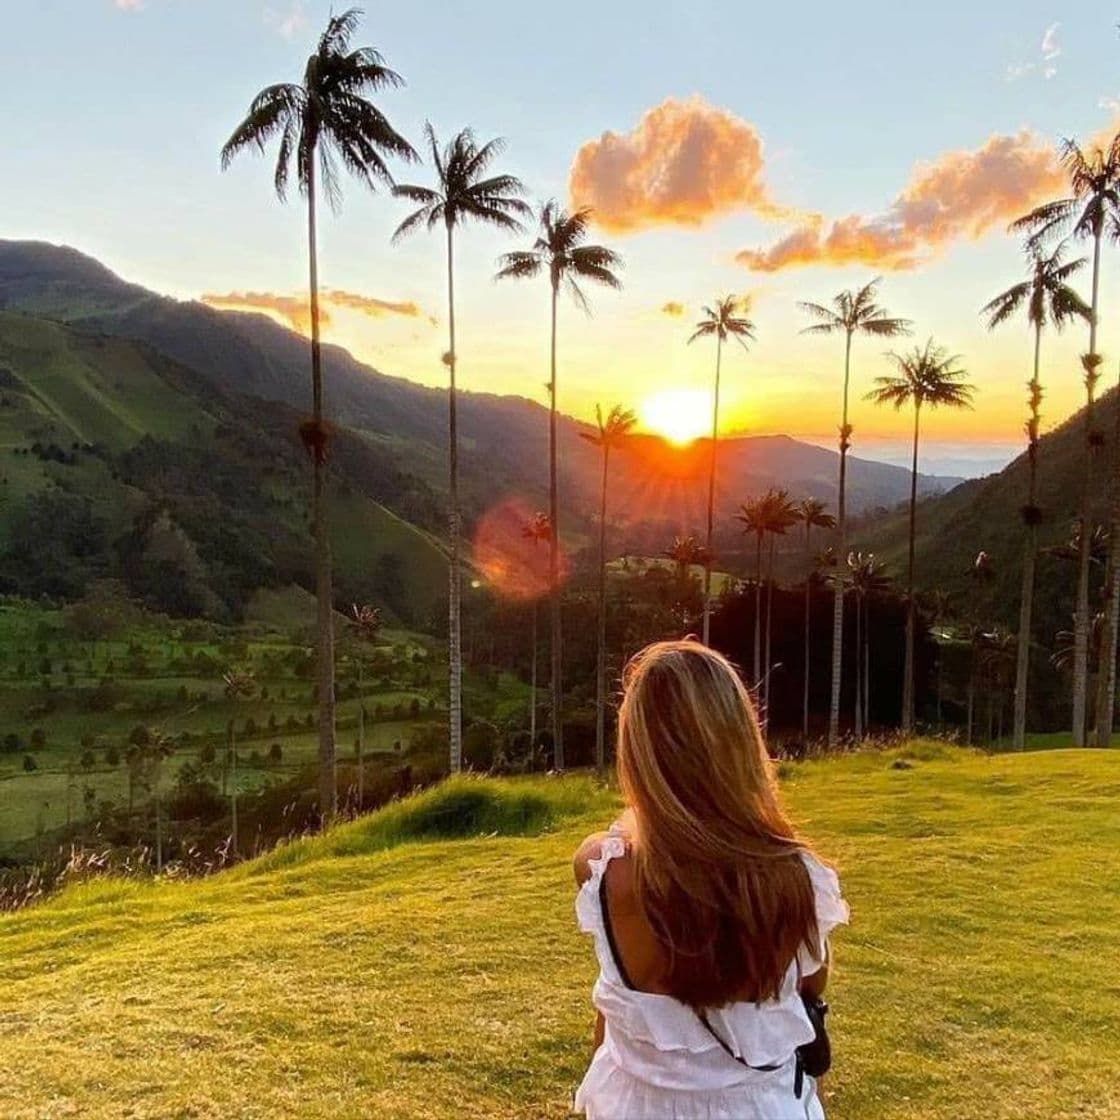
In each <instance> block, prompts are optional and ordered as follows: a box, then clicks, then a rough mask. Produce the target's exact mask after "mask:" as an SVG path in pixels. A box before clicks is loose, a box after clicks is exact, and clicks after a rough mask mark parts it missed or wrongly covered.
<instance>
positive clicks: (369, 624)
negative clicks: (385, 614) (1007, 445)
mask: <svg viewBox="0 0 1120 1120" xmlns="http://www.w3.org/2000/svg"><path fill="white" fill-rule="evenodd" d="M350 626H351V629H352V630H353V631H354V634H355V635H356V636H357V638H358V640H359V641H360V642H362V643H364V644H366V645H369V646H372V645H373V644H374V643H375V642H376V641H377V639H378V637H379V636H380V634H381V626H382V618H381V611H380V610H379V609H378V608H377V607H371V606H370V605H369V604H368V603H353V604H351V607H350ZM356 660H357V663H358V743H357V755H356V760H355V761H356V762H357V768H358V812H359V813H360V812H361V811H362V806H363V805H364V804H365V797H366V760H365V750H366V698H365V695H364V694H363V692H362V675H363V674H362V668H363V664H362V663H363V660H364V657H363V654H362V652H359V653H358V656H357V658H356Z"/></svg>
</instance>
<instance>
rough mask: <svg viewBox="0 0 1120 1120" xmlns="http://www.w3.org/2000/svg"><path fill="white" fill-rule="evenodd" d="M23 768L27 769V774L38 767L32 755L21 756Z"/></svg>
mask: <svg viewBox="0 0 1120 1120" xmlns="http://www.w3.org/2000/svg"><path fill="white" fill-rule="evenodd" d="M23 768H24V770H26V771H27V773H28V774H30V773H32V772H33V771H35V770H38V769H39V764H38V763H37V762H36V761H35V756H34V755H31V754H25V755H24V756H23Z"/></svg>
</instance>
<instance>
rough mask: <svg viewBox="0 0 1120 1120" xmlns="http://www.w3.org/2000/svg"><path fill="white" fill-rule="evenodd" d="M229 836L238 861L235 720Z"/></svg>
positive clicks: (230, 734)
mask: <svg viewBox="0 0 1120 1120" xmlns="http://www.w3.org/2000/svg"><path fill="white" fill-rule="evenodd" d="M229 816H230V825H229V835H230V850H231V852H232V856H233V858H234V859H237V739H236V737H235V736H234V733H233V720H230V721H229Z"/></svg>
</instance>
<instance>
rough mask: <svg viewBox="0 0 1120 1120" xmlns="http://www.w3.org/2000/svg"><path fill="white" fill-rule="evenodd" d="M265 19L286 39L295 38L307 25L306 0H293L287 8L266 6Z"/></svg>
mask: <svg viewBox="0 0 1120 1120" xmlns="http://www.w3.org/2000/svg"><path fill="white" fill-rule="evenodd" d="M264 21H265V23H267V24H268V26H269V27H272V28H275V29H276V30H277V31H278V32H280V34H281V35H283V36H284V38H285V39H294V38H295V37H296V35H298V34H299V33H300V32H301V31H303V30H304V28H306V27H307V9H306V6H305V4H304V0H291V3H289V4H288V6H287V7H286V8H282V9H277V8H265V10H264Z"/></svg>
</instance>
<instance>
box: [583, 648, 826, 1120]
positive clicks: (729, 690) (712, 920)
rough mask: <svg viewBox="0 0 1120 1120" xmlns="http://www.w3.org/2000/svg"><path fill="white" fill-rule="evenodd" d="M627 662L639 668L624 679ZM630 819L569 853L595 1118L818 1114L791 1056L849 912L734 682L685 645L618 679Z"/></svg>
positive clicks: (810, 1032)
mask: <svg viewBox="0 0 1120 1120" xmlns="http://www.w3.org/2000/svg"><path fill="white" fill-rule="evenodd" d="M634 666H636V668H635V667H634ZM618 752H619V778H620V783H621V785H622V788H623V793H624V795H625V796H626V800H627V802H628V814H627V818H626V823H625V825H621V826H616V827H615V828H613V829H612V830H611V831H610V832H609V833H605V834H599V835H597V836H593V837H590V838H589V839H588V840H587V841H586V842H585V843H584V844H583V845H582V846H581V848H580V850H579V852H578V853H577V855H576V860H575V870H576V878H577V880H578V882H579V883H580V887H579V892H578V895H577V900H576V913H577V918H578V921H579V924H580V927H581V929H583V930H584V931H585V932H587V933H589V934H591V936H592V937H593V939H594V944H595V952H596V956H597V958H598V962H599V977H598V979H597V981H596V983H595V987H594V991H593V1002H594V1004H595V1007H596V1009H597V1011H598V1014H599V1028H598V1031H597V1040H598V1041H599V1043H600V1045H599V1046H598V1048H597V1050H596V1053H595V1057H594V1059H593V1061H592V1064H591V1067H590V1069H589V1070H588V1072H587V1076H586V1077H585V1078H584V1081H583V1084H582V1085H581V1086H580V1089H579V1091H578V1093H577V1096H576V1107H577V1109H579V1110H582V1111H583V1112H584V1113H585V1114H586V1116H587V1117H589V1118H590V1120H607V1118H610V1120H622V1118H625V1120H654V1118H656V1117H662V1116H665V1117H673V1118H675V1120H731V1118H732V1117H734V1118H736V1120H752V1118H753V1120H764V1118H765V1120H785V1118H790V1120H792V1118H795V1117H796V1118H798V1120H804V1118H806V1117H810V1118H819V1117H823V1111H822V1110H821V1107H820V1103H819V1101H818V1099H817V1095H816V1088H815V1085H814V1083H813V1081H812V1079H811V1078H806V1077H803V1076H802V1073H803V1070H802V1066H801V1063H800V1060H799V1058H798V1056H797V1051H798V1048H799V1047H802V1046H804V1045H806V1044H808V1043H811V1042H812V1041H813V1039H814V1037H815V1028H814V1024H813V1022H812V1021H811V1019H810V1017H809V1015H808V1013H807V1011H806V1008H805V1004H804V1002H803V1000H802V992H803V991H808V992H809V993H813V992H816V991H819V990H820V989H821V988H823V982H824V978H825V977H826V976H827V961H828V949H827V939H828V936H829V934H830V933H831V931H832V930H833V929H834V928H835V926H836V925H838V924H839V923H841V922H845V921H847V918H848V908H847V905H846V904H845V902H844V901H843V899H842V897H841V895H840V887H839V882H838V879H837V877H836V874H835V872H833V871H832V870H831V869H830V868H828V867H827V866H826V865H825V864H824V863H822V862H821V861H820V860H819V859H817V858H816V857H815V856H814V855H813V854H812V853H811V852H810V851H809V849H808V848H807V847H806V846H805V845H804V844H803V843H802V842H800V841H799V840H798V839H797V838H796V837H795V835H794V833H793V829H792V826H790V825H789V823H788V821H787V819H786V817H785V814H784V810H783V809H782V808H781V804H780V798H779V796H778V794H777V790H776V787H775V785H774V782H773V777H772V775H771V773H770V766H769V760H768V758H767V757H766V754H765V751H764V749H763V748H762V744H761V737H760V736H759V734H758V729H757V723H756V721H755V720H754V715H753V711H752V710H751V708H750V702H749V699H748V698H747V696H746V693H745V690H743V688H742V685H741V683H740V682H739V681H738V678H737V677H736V676H735V675H734V671H733V670H732V669H731V667H730V666H729V665H727V663H726V662H725V661H724V660H723V659H722V658H721V657H719V655H718V654H715V653H713V652H712V651H710V650H708V649H706V648H704V647H701V646H698V645H696V644H695V643H691V642H688V643H663V644H661V645H658V646H654V647H651V648H650V649H649V650H646V651H644V652H643V654H642V655H639V658H638V659H637V660H636V662H635V663H632V667H631V668H628V673H627V679H626V692H625V695H624V699H623V705H622V709H621V712H620V718H619V747H618Z"/></svg>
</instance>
